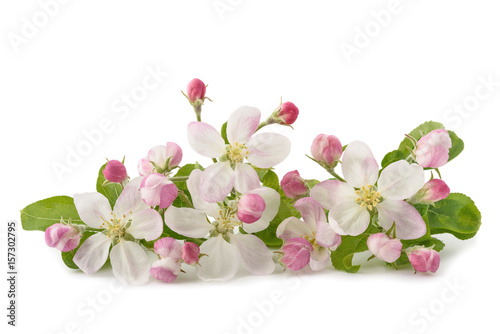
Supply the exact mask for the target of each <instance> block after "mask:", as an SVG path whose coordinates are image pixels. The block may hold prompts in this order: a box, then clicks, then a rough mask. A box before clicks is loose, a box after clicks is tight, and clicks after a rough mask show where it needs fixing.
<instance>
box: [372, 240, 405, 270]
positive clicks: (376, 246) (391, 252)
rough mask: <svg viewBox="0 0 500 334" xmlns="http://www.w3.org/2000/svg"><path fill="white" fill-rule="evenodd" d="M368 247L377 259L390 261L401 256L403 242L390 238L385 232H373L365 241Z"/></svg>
mask: <svg viewBox="0 0 500 334" xmlns="http://www.w3.org/2000/svg"><path fill="white" fill-rule="evenodd" d="M366 244H367V245H368V249H369V250H370V252H372V253H373V255H375V256H376V257H377V258H378V259H380V260H382V261H385V262H389V263H392V262H394V261H396V260H397V259H399V257H400V256H401V249H402V248H403V244H402V243H401V241H399V239H391V238H389V237H388V236H387V235H386V234H385V233H375V234H372V235H370V236H369V237H368V240H367V241H366Z"/></svg>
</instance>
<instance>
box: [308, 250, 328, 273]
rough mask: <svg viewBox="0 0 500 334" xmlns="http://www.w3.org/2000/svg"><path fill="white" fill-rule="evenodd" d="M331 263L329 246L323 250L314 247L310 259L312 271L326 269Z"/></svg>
mask: <svg viewBox="0 0 500 334" xmlns="http://www.w3.org/2000/svg"><path fill="white" fill-rule="evenodd" d="M329 263H330V251H329V250H328V248H322V249H321V250H318V249H316V248H315V249H314V251H313V252H312V253H311V260H310V261H309V267H310V268H311V270H312V271H320V270H323V269H325V267H326V266H327V265H328V264H329Z"/></svg>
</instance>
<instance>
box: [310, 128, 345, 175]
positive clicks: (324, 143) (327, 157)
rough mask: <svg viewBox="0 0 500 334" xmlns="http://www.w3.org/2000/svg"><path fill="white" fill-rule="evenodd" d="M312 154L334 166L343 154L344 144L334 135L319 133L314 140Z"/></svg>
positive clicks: (320, 160) (315, 157) (317, 159)
mask: <svg viewBox="0 0 500 334" xmlns="http://www.w3.org/2000/svg"><path fill="white" fill-rule="evenodd" d="M311 154H312V156H313V158H314V159H316V161H319V162H322V163H324V164H326V165H327V166H331V167H333V166H335V165H336V164H337V161H338V160H339V159H340V157H341V156H342V144H341V143H340V140H339V139H338V138H337V137H335V136H333V135H330V136H328V135H324V134H319V135H317V136H316V138H314V140H313V143H312V145H311Z"/></svg>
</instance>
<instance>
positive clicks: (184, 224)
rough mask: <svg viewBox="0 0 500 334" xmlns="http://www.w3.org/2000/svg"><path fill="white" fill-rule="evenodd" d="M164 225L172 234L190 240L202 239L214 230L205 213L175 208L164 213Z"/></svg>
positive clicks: (170, 208)
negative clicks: (175, 233)
mask: <svg viewBox="0 0 500 334" xmlns="http://www.w3.org/2000/svg"><path fill="white" fill-rule="evenodd" d="M165 224H167V226H168V227H169V228H170V229H172V230H173V231H174V232H177V233H179V234H182V235H184V236H186V237H191V238H204V237H205V236H206V235H207V234H208V233H209V232H210V231H211V230H213V228H214V227H213V225H212V224H210V223H209V222H208V221H207V216H205V213H203V212H201V211H197V210H194V209H191V208H176V207H175V206H171V207H169V208H168V209H167V211H165Z"/></svg>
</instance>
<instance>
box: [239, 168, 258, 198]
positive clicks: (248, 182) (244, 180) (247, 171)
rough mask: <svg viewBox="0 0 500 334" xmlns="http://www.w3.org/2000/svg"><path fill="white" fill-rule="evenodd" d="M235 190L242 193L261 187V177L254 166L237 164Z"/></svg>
mask: <svg viewBox="0 0 500 334" xmlns="http://www.w3.org/2000/svg"><path fill="white" fill-rule="evenodd" d="M234 176H235V178H234V189H236V190H237V191H239V192H240V193H246V192H249V191H250V190H253V189H255V188H259V187H260V181H259V175H257V172H256V171H255V169H253V167H252V166H250V165H248V164H243V163H241V164H237V165H236V168H235V170H234Z"/></svg>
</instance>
